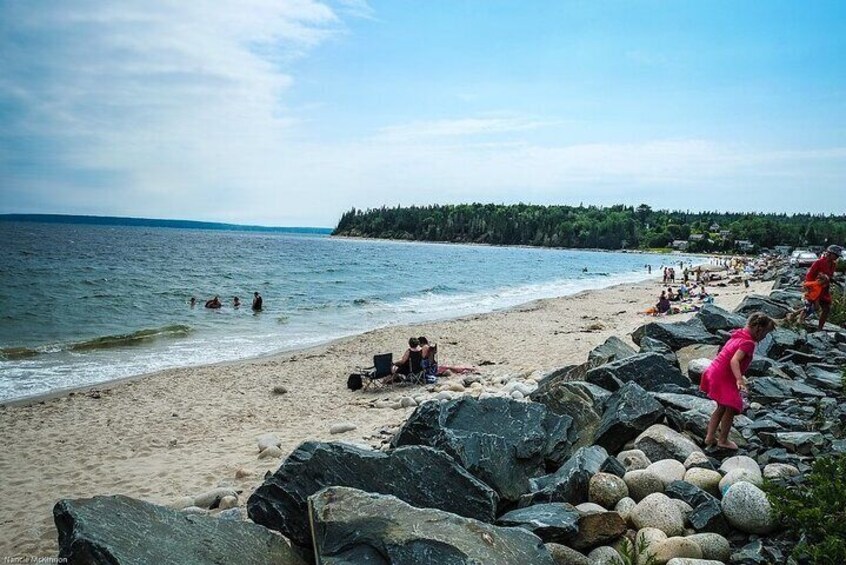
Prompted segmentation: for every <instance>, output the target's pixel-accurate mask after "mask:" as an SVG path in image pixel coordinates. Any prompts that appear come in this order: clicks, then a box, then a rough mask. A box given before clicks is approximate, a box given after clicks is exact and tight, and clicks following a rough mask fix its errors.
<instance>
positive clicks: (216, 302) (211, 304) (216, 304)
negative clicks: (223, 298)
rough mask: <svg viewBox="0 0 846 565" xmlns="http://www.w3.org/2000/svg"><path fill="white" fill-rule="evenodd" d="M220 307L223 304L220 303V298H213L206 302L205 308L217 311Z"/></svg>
mask: <svg viewBox="0 0 846 565" xmlns="http://www.w3.org/2000/svg"><path fill="white" fill-rule="evenodd" d="M221 306H223V304H221V303H220V298H218V297H217V296H215V297H214V298H212V299H211V300H207V301H206V308H212V309H217V308H220V307H221Z"/></svg>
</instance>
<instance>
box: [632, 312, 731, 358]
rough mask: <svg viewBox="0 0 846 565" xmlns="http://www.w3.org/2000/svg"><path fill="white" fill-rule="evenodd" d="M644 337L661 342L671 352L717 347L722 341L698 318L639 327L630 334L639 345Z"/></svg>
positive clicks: (653, 323)
mask: <svg viewBox="0 0 846 565" xmlns="http://www.w3.org/2000/svg"><path fill="white" fill-rule="evenodd" d="M644 337H651V338H653V339H657V340H658V341H663V342H664V343H666V344H667V345H668V346H670V349H672V350H673V351H678V350H679V349H681V348H683V347H687V346H688V345H705V344H710V345H719V344H720V343H722V340H721V339H720V338H719V337H717V336H715V335H712V334H711V333H710V332H708V330H707V329H705V325H704V324H703V323H702V320H700V319H699V318H691V319H690V320H688V321H686V322H676V323H667V322H652V323H649V324H646V325H644V326H640V327H639V328H637V329H636V330H635V331H634V332H633V333H632V341H634V342H635V343H636V344H638V345H640V343H641V340H642V339H643V338H644Z"/></svg>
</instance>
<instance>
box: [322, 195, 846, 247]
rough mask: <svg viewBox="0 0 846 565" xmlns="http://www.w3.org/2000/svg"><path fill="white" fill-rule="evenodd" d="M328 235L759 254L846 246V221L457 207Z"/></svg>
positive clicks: (380, 213)
mask: <svg viewBox="0 0 846 565" xmlns="http://www.w3.org/2000/svg"><path fill="white" fill-rule="evenodd" d="M332 235H339V236H348V237H366V238H381V239H402V240H414V241H442V242H455V243H459V242H460V243H485V244H491V245H531V246H538V247H570V248H582V249H585V248H593V249H656V248H666V249H672V248H675V249H680V250H684V251H689V252H715V251H725V252H735V251H746V252H749V251H757V250H760V249H762V248H773V247H775V246H780V245H784V246H791V247H798V246H810V247H815V246H822V245H827V244H829V243H835V242H836V243H841V244H842V243H843V242H844V241H846V216H843V215H840V216H834V215H813V214H792V215H787V214H738V213H725V212H682V211H666V210H653V209H652V208H651V207H649V206H647V205H645V204H642V205H640V206H637V207H634V206H622V205H619V206H610V207H595V206H539V205H530V204H512V205H504V204H459V205H443V206H442V205H432V206H410V207H399V206H398V207H394V208H388V207H382V208H373V209H369V210H357V209H355V208H353V209H352V210H349V211H348V212H346V213H344V215H343V216H342V217H341V220H340V221H339V222H338V225H337V227H336V228H335V230H334V231H333V232H332Z"/></svg>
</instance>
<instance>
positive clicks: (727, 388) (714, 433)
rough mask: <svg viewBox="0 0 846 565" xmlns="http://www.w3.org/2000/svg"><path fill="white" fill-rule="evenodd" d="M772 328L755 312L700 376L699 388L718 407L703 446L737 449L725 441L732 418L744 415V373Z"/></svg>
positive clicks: (732, 443)
mask: <svg viewBox="0 0 846 565" xmlns="http://www.w3.org/2000/svg"><path fill="white" fill-rule="evenodd" d="M774 328H775V322H774V321H773V319H772V318H770V317H769V316H767V315H766V314H762V313H760V312H755V313H754V314H752V315H751V316H749V319H748V320H747V321H746V327H744V328H742V329H739V330H735V331H734V332H732V334H731V338H730V339H729V340H728V341H727V342H726V344H725V345H724V346H723V348H722V349H721V350H720V352H719V353H717V357H716V358H715V359H714V360H713V361H711V364H710V365H708V368H707V369H706V370H705V372H704V373H703V374H702V381H701V382H700V385H699V388H700V390H702V391H703V392H704V393H705V394H707V395H708V398H710V399H711V400H713V401H715V402H716V403H717V407H716V408H715V409H714V413H713V414H711V419H710V420H709V422H708V429H707V431H706V433H705V446H706V447H707V446H710V445H714V444H716V445H717V446H718V447H722V448H723V449H737V444H736V443H734V442H733V441H730V440H729V439H728V435H729V431H731V425H732V422H733V421H734V417H735V416H736V415H737V414H739V413H740V412H742V411H743V397H742V396H741V391H746V377H744V376H743V375H744V373H746V370H747V369H748V368H749V364H750V363H751V362H752V356H753V355H754V354H755V345H756V344H757V343H758V342H759V341H761V340H762V339H764V338H765V337H766V336H767V334H768V333H770V332H771V331H773V329H774Z"/></svg>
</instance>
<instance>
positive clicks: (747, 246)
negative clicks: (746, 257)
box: [734, 239, 755, 251]
mask: <svg viewBox="0 0 846 565" xmlns="http://www.w3.org/2000/svg"><path fill="white" fill-rule="evenodd" d="M734 245H735V246H736V247H737V248H738V249H740V250H741V251H752V250H753V249H755V244H754V243H752V242H751V241H749V240H748V239H735V240H734Z"/></svg>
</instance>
